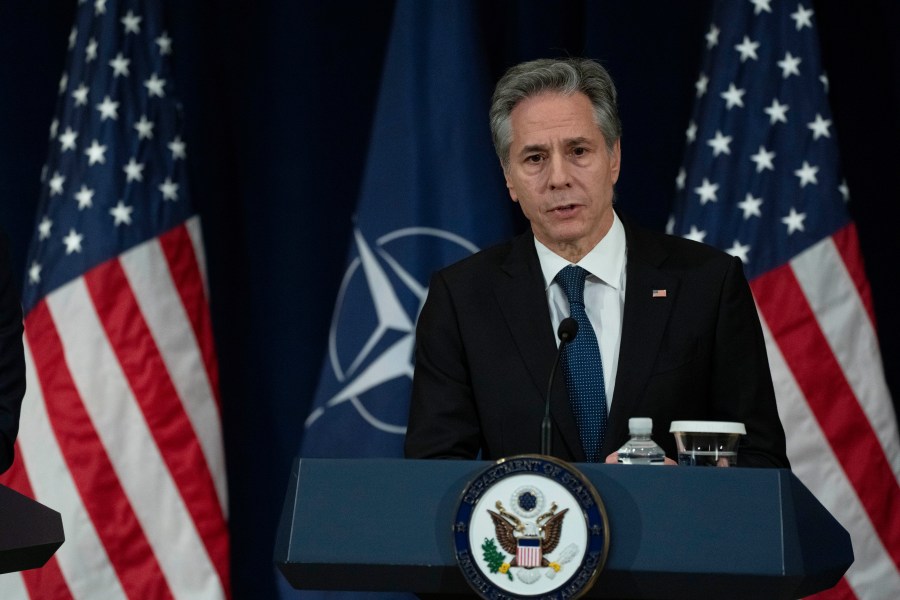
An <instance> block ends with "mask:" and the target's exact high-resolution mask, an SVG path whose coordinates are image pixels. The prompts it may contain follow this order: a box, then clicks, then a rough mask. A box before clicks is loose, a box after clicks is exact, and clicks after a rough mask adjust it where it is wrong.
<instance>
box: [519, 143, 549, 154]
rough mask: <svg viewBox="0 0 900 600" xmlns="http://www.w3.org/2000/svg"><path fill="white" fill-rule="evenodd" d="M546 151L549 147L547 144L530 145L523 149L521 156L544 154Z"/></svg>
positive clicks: (520, 152)
mask: <svg viewBox="0 0 900 600" xmlns="http://www.w3.org/2000/svg"><path fill="white" fill-rule="evenodd" d="M546 150H547V146H546V145H545V144H528V145H527V146H523V147H522V150H520V151H519V154H531V153H532V152H544V151H546Z"/></svg>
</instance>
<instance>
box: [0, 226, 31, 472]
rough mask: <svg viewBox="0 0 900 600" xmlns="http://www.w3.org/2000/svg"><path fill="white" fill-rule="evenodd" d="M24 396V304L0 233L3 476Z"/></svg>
mask: <svg viewBox="0 0 900 600" xmlns="http://www.w3.org/2000/svg"><path fill="white" fill-rule="evenodd" d="M24 395H25V357H24V355H23V350H22V305H21V303H20V302H19V297H18V294H17V293H16V289H15V286H14V285H13V282H12V273H11V268H10V265H9V250H8V248H7V243H6V238H5V237H4V236H3V234H0V473H2V472H4V471H6V470H7V469H8V468H9V467H10V465H12V461H13V443H14V442H15V441H16V435H17V434H18V432H19V412H20V410H21V408H22V397H23V396H24Z"/></svg>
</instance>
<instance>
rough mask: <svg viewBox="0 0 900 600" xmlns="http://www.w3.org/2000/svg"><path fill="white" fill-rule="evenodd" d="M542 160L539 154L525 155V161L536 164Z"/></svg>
mask: <svg viewBox="0 0 900 600" xmlns="http://www.w3.org/2000/svg"><path fill="white" fill-rule="evenodd" d="M541 160H543V157H542V156H541V155H540V154H532V155H530V156H526V157H525V162H528V163H532V164H537V163H539V162H541Z"/></svg>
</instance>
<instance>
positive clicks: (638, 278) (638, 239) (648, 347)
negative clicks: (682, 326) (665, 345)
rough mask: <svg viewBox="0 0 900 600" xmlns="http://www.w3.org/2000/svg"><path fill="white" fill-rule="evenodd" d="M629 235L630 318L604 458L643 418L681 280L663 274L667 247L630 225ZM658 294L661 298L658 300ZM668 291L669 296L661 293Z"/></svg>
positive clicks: (624, 333)
mask: <svg viewBox="0 0 900 600" xmlns="http://www.w3.org/2000/svg"><path fill="white" fill-rule="evenodd" d="M623 223H625V221H624V220H623ZM625 233H626V239H627V241H628V261H627V266H626V269H627V275H626V289H625V313H624V315H623V318H622V337H621V345H620V347H619V365H618V369H617V371H616V389H615V392H614V395H613V403H612V408H611V410H610V418H609V426H610V429H609V430H608V431H607V434H606V440H607V442H606V443H605V444H604V447H603V455H604V456H605V455H606V454H609V453H610V452H615V451H616V450H617V449H618V448H615V447H612V446H615V444H616V443H615V440H621V439H627V437H628V419H629V418H630V417H632V416H641V415H635V414H634V410H635V405H636V403H637V400H638V398H640V396H641V393H642V392H643V389H644V386H645V385H646V382H647V380H648V379H649V377H650V375H651V373H652V371H653V365H654V363H655V362H656V355H657V354H658V352H659V346H660V342H661V340H662V337H663V333H664V332H665V329H666V324H667V323H668V320H669V313H670V311H671V307H672V304H671V303H672V302H674V300H675V297H676V294H677V292H678V284H679V279H678V278H677V277H675V276H674V275H671V274H669V273H666V272H664V271H661V270H660V269H659V268H658V267H659V265H660V264H661V263H662V261H663V260H664V259H665V258H666V251H665V250H664V249H663V248H662V247H660V246H659V245H658V244H657V243H656V242H655V241H654V240H653V239H651V238H647V237H645V236H641V235H640V233H639V232H637V231H634V230H633V229H632V228H631V227H630V226H629V225H628V224H627V223H625ZM654 290H658V291H659V292H657V294H654ZM663 290H664V295H663V294H662V293H660V292H662V291H663Z"/></svg>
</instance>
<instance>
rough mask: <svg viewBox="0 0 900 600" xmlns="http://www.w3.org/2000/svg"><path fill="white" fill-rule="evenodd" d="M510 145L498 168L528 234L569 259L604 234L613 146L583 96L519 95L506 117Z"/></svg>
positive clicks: (614, 172)
mask: <svg viewBox="0 0 900 600" xmlns="http://www.w3.org/2000/svg"><path fill="white" fill-rule="evenodd" d="M510 125H511V128H512V143H511V144H510V149H509V167H508V168H507V169H506V170H505V171H504V176H505V177H506V187H507V188H509V195H510V197H511V198H512V199H513V202H518V203H519V206H521V207H522V212H523V213H525V216H526V217H527V218H528V220H529V221H531V230H532V231H533V232H534V236H535V237H536V238H537V239H538V240H539V241H540V242H541V243H543V244H544V245H545V246H547V247H548V248H550V249H551V250H553V251H554V252H556V253H557V254H559V255H560V256H563V257H565V258H567V259H569V260H571V261H572V262H576V261H578V260H580V259H581V258H582V257H583V256H584V255H585V254H587V253H588V252H589V251H590V250H591V248H593V247H594V246H595V245H597V243H598V242H599V241H600V240H601V239H603V236H604V235H606V232H607V231H609V228H610V226H611V225H612V222H613V209H612V199H613V185H614V184H615V183H616V180H617V179H618V178H619V162H620V151H619V142H618V141H616V145H615V147H614V148H613V151H612V152H610V151H609V150H607V148H606V141H605V140H604V138H603V134H602V133H601V132H600V128H599V127H598V126H597V124H596V122H595V121H594V111H593V107H592V106H591V102H590V100H588V97H587V96H585V95H584V94H582V93H575V94H573V95H571V96H565V95H562V94H558V93H555V92H546V93H543V94H540V95H537V96H532V97H530V98H526V99H525V100H523V101H521V102H520V103H519V104H517V105H516V107H515V108H514V109H513V111H512V113H511V115H510Z"/></svg>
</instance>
